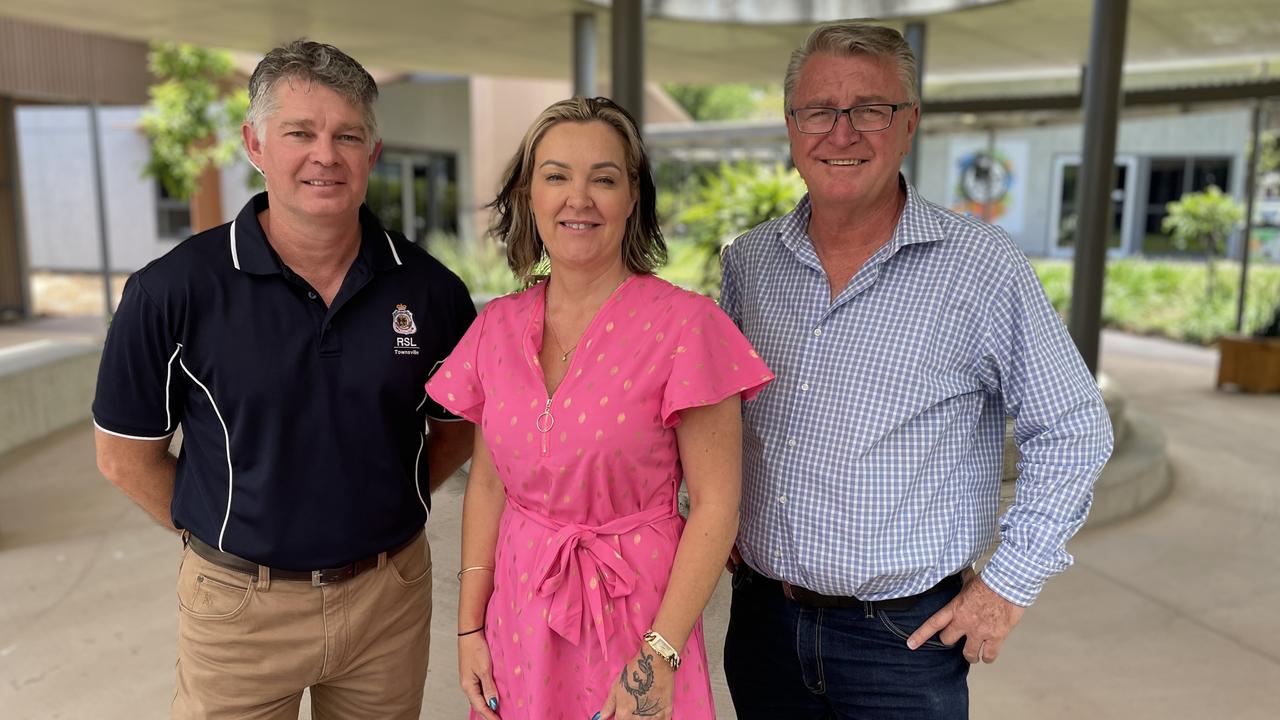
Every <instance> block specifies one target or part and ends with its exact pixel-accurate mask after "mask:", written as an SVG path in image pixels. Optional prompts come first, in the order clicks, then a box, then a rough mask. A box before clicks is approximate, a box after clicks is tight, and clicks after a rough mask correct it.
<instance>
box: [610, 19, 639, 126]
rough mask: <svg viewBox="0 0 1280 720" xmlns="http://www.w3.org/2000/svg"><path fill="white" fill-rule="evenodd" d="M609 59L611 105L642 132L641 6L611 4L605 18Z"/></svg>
mask: <svg viewBox="0 0 1280 720" xmlns="http://www.w3.org/2000/svg"><path fill="white" fill-rule="evenodd" d="M609 30H610V37H611V38H612V40H613V46H612V47H611V48H610V50H611V55H612V58H613V66H612V75H613V87H612V88H610V94H611V95H612V96H613V101H614V102H616V103H618V104H619V105H621V106H622V107H624V108H626V110H627V112H629V113H631V115H632V117H634V118H635V119H636V124H638V125H639V126H640V127H641V129H643V128H644V2H643V0H613V12H612V13H611V14H610V16H609Z"/></svg>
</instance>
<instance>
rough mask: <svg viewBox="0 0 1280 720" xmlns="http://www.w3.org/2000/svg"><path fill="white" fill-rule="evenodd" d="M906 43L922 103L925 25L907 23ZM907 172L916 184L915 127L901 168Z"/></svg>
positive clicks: (917, 137)
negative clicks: (914, 59) (905, 159)
mask: <svg viewBox="0 0 1280 720" xmlns="http://www.w3.org/2000/svg"><path fill="white" fill-rule="evenodd" d="M904 35H905V36H906V39H907V44H908V45H910V46H911V53H912V54H913V55H915V56H916V87H917V88H918V89H919V92H920V102H921V103H922V104H923V103H924V39H925V25H924V23H922V22H910V23H907V28H906V33H904ZM903 169H904V170H906V172H907V182H909V183H911V184H912V185H917V184H918V183H917V182H916V181H917V179H918V177H919V176H918V175H917V173H918V172H919V170H920V128H919V127H917V128H916V134H915V137H913V138H911V150H910V152H908V153H907V162H906V164H905V166H904V168H903Z"/></svg>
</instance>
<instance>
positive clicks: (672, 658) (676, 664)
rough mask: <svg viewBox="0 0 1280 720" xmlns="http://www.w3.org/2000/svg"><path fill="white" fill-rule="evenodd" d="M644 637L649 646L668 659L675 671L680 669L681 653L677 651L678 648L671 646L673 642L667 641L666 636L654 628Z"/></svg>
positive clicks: (659, 655) (661, 656)
mask: <svg viewBox="0 0 1280 720" xmlns="http://www.w3.org/2000/svg"><path fill="white" fill-rule="evenodd" d="M643 637H644V641H645V642H646V643H648V644H649V647H651V648H653V651H654V652H655V653H657V654H658V657H660V658H662V659H663V660H666V661H667V664H668V665H670V666H671V670H672V671H673V672H674V671H676V670H679V669H680V653H678V652H676V649H675V648H674V647H672V646H671V643H669V642H667V639H666V638H664V637H662V636H661V635H659V634H658V633H657V632H655V631H654V630H649V632H646V633H645V634H644V636H643Z"/></svg>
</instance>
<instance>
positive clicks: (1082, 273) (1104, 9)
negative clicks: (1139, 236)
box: [1067, 0, 1129, 375]
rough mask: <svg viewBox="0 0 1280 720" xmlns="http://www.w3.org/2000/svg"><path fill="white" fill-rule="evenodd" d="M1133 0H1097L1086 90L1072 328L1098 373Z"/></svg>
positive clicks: (1077, 342)
mask: <svg viewBox="0 0 1280 720" xmlns="http://www.w3.org/2000/svg"><path fill="white" fill-rule="evenodd" d="M1128 19H1129V0H1094V2H1093V29H1092V31H1091V34H1090V38H1089V64H1088V66H1087V70H1086V79H1085V87H1084V116H1085V117H1084V145H1083V148H1084V152H1083V162H1082V163H1081V167H1080V181H1079V182H1078V183H1076V188H1077V190H1076V193H1077V197H1078V199H1079V202H1078V203H1077V206H1078V207H1079V208H1080V211H1079V212H1080V215H1079V218H1080V220H1079V225H1078V231H1077V233H1076V248H1075V264H1074V265H1075V269H1074V275H1073V276H1072V279H1071V316H1070V319H1069V320H1068V323H1067V326H1068V328H1069V329H1070V331H1071V338H1072V340H1074V341H1075V343H1076V347H1077V348H1078V349H1079V350H1080V355H1081V356H1082V357H1083V358H1084V362H1085V365H1087V366H1088V367H1089V371H1090V372H1092V373H1094V374H1095V375H1096V374H1097V372H1098V345H1099V336H1100V333H1101V330H1102V327H1101V325H1102V285H1103V278H1104V273H1105V272H1106V261H1107V236H1108V234H1109V232H1108V228H1109V226H1110V222H1111V189H1112V188H1113V187H1115V178H1114V173H1115V155H1116V124H1117V121H1118V118H1119V114H1120V75H1121V71H1122V69H1123V68H1122V65H1123V63H1124V41H1125V25H1126V24H1127V22H1128Z"/></svg>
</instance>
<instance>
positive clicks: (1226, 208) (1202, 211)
mask: <svg viewBox="0 0 1280 720" xmlns="http://www.w3.org/2000/svg"><path fill="white" fill-rule="evenodd" d="M1165 209H1166V210H1168V212H1169V214H1168V215H1166V216H1165V218H1164V223H1163V228H1164V231H1165V232H1167V233H1170V234H1171V235H1172V236H1173V243H1174V245H1175V246H1176V247H1177V248H1178V249H1179V250H1184V251H1195V250H1200V251H1201V252H1203V253H1204V262H1205V268H1206V270H1207V274H1206V276H1205V278H1206V280H1205V296H1206V300H1209V301H1211V300H1212V299H1213V291H1214V275H1215V272H1214V266H1213V256H1214V255H1215V254H1217V253H1218V252H1219V251H1225V249H1226V242H1227V237H1228V236H1230V235H1231V231H1232V230H1235V229H1236V227H1237V226H1238V225H1239V224H1240V221H1242V220H1243V219H1244V208H1242V207H1240V203H1238V202H1236V201H1235V200H1234V199H1232V198H1231V196H1229V195H1224V194H1223V192H1222V190H1221V189H1220V188H1218V186H1216V185H1210V186H1209V187H1208V189H1206V190H1205V191H1204V192H1194V193H1187V194H1186V195H1183V196H1182V198H1181V199H1179V200H1177V201H1175V202H1171V203H1166V204H1165Z"/></svg>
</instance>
